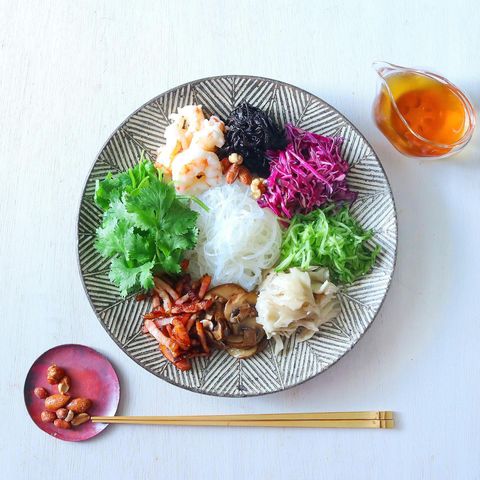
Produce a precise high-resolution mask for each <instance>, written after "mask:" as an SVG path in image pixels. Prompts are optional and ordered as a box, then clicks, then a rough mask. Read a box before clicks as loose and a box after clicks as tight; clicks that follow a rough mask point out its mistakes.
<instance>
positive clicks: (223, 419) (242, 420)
mask: <svg viewBox="0 0 480 480" xmlns="http://www.w3.org/2000/svg"><path fill="white" fill-rule="evenodd" d="M92 422H94V423H120V424H127V425H185V426H186V425H189V426H202V427H203V426H212V427H283V428H285V427H287V428H288V427H290V428H393V427H394V421H393V412H391V411H373V412H326V413H271V414H258V415H257V414H253V415H252V414H247V415H195V416H193V415H192V416H182V417H148V416H144V417H121V416H117V417H98V416H97V417H92Z"/></svg>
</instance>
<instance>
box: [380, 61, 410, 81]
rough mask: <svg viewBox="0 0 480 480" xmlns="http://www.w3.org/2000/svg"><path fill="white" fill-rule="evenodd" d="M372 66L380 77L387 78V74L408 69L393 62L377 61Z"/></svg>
mask: <svg viewBox="0 0 480 480" xmlns="http://www.w3.org/2000/svg"><path fill="white" fill-rule="evenodd" d="M372 67H373V68H374V69H375V70H376V72H377V73H378V75H379V76H380V78H383V79H385V77H386V76H388V75H390V74H392V73H394V72H402V71H406V70H408V68H405V67H401V66H400V65H394V64H393V63H388V62H383V61H375V62H373V63H372Z"/></svg>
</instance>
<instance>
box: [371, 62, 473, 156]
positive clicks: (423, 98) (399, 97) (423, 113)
mask: <svg viewBox="0 0 480 480" xmlns="http://www.w3.org/2000/svg"><path fill="white" fill-rule="evenodd" d="M384 81H385V84H386V85H385V84H383V85H382V88H381V90H380V93H379V95H378V97H377V99H376V102H375V105H374V116H375V121H376V123H377V125H378V127H379V128H380V130H381V131H382V132H383V134H384V135H385V136H386V137H387V138H388V139H389V140H390V141H391V142H392V144H393V145H394V146H395V147H396V148H397V149H398V150H399V151H400V152H402V153H405V154H407V155H412V156H419V157H435V156H441V155H446V154H447V153H449V152H450V150H452V148H454V146H455V145H454V144H455V143H456V142H458V141H460V140H462V138H463V136H464V135H465V133H466V132H467V130H468V128H469V118H468V112H467V111H466V108H465V103H464V101H463V100H462V97H461V93H460V92H459V91H458V90H457V89H456V88H455V87H454V86H453V85H451V84H450V85H449V84H446V83H443V82H441V81H440V80H437V79H435V78H432V77H430V76H428V75H425V74H422V73H418V72H414V71H407V72H396V73H392V74H389V75H386V76H385V77H384ZM387 86H388V89H387ZM389 91H390V94H389ZM392 97H393V101H392Z"/></svg>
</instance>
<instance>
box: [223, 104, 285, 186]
mask: <svg viewBox="0 0 480 480" xmlns="http://www.w3.org/2000/svg"><path fill="white" fill-rule="evenodd" d="M225 125H226V126H227V127H228V128H227V134H226V142H225V145H224V146H223V148H222V149H221V152H220V153H221V156H228V155H230V154H231V153H239V154H240V155H242V156H243V159H244V165H245V166H246V167H247V168H248V169H249V170H250V171H251V172H254V173H256V174H258V175H260V176H262V177H268V175H269V174H270V169H269V159H268V158H266V156H265V151H266V150H280V149H283V148H285V146H286V143H287V142H286V139H285V134H284V132H283V130H282V129H279V128H278V127H277V125H275V123H274V122H273V121H272V120H271V119H270V118H269V117H268V115H267V114H266V113H265V112H264V111H263V110H261V109H260V108H258V107H254V106H253V105H250V104H249V103H247V102H243V103H241V104H240V105H238V106H237V107H236V108H235V109H234V110H232V112H231V113H230V115H229V116H228V118H227V120H226V122H225Z"/></svg>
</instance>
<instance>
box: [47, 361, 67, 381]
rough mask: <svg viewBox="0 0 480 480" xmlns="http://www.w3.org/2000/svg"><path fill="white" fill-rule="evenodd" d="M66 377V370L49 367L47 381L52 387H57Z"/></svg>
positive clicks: (55, 366)
mask: <svg viewBox="0 0 480 480" xmlns="http://www.w3.org/2000/svg"><path fill="white" fill-rule="evenodd" d="M64 376H65V370H63V368H60V367H57V365H55V364H53V365H50V366H49V367H48V370H47V381H48V383H49V384H50V385H55V384H56V383H58V382H59V381H60V380H61V379H62V378H63V377H64Z"/></svg>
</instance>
